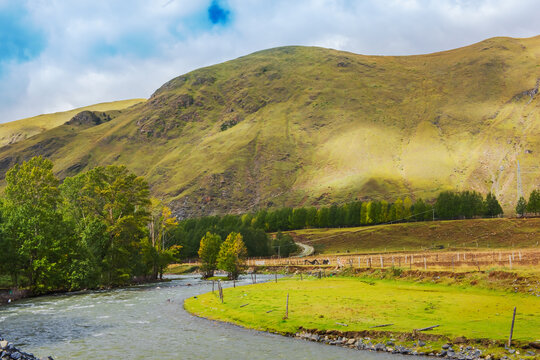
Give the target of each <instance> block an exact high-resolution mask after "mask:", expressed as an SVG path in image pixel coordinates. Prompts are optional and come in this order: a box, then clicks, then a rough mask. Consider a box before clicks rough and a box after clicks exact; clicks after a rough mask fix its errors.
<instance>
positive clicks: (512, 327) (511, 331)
mask: <svg viewBox="0 0 540 360" xmlns="http://www.w3.org/2000/svg"><path fill="white" fill-rule="evenodd" d="M514 321H516V307H515V306H514V315H512V326H511V327H510V337H509V338H508V347H510V346H512V336H513V335H514Z"/></svg>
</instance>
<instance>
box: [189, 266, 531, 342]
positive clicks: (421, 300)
mask: <svg viewBox="0 0 540 360" xmlns="http://www.w3.org/2000/svg"><path fill="white" fill-rule="evenodd" d="M287 293H288V294H289V296H290V299H289V318H288V319H286V320H284V319H283V317H284V314H285V303H286V298H287ZM246 304H247V305H246ZM243 305H244V306H243ZM184 306H185V308H186V310H188V311H189V312H191V313H193V314H196V315H199V316H203V317H206V318H210V319H215V320H220V321H226V322H231V323H234V324H238V325H241V326H244V327H248V328H253V329H257V330H268V331H273V332H279V333H295V332H296V331H298V329H299V328H300V327H303V328H304V329H319V330H340V331H362V330H372V327H373V326H377V325H382V324H393V325H392V326H388V327H385V328H384V330H385V331H390V332H396V333H400V332H402V333H406V332H408V333H410V332H412V331H413V329H418V328H424V327H428V326H432V325H441V326H440V327H438V328H435V329H433V330H431V331H430V332H429V333H430V334H437V335H442V336H446V337H448V338H450V339H453V338H456V337H462V336H464V337H466V338H469V339H482V338H488V339H494V340H504V339H506V338H507V337H508V333H509V328H510V322H511V318H512V311H513V308H514V306H516V307H517V316H516V325H515V329H514V339H516V340H518V341H534V340H537V339H540V298H538V297H534V296H527V295H523V294H511V293H508V292H503V291H492V290H483V289H478V288H472V287H451V286H446V285H439V284H426V283H422V284H419V283H413V282H406V281H392V280H373V279H368V278H366V279H362V278H342V277H337V278H323V279H314V278H308V279H304V280H303V281H300V280H298V279H282V280H280V281H279V282H278V283H273V282H271V283H264V284H257V285H250V286H243V287H238V288H227V289H224V303H223V304H221V303H220V301H219V298H218V296H217V293H215V294H214V293H207V294H204V295H201V296H197V297H194V298H189V299H187V300H186V302H185V304H184ZM343 324H346V325H347V326H345V325H343Z"/></svg>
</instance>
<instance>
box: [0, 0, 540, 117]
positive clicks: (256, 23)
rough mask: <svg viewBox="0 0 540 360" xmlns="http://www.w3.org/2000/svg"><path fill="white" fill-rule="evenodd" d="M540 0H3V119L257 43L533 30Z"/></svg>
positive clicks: (73, 102)
mask: <svg viewBox="0 0 540 360" xmlns="http://www.w3.org/2000/svg"><path fill="white" fill-rule="evenodd" d="M538 14H540V1H538V0H520V1H515V0H491V1H488V0H477V1H473V0H431V1H430V0H356V1H355V0H129V1H128V0H124V1H120V0H77V1H73V0H28V1H25V0H0V122H7V121H12V120H16V119H20V118H24V117H29V116H34V115H38V114H42V113H50V112H56V111H63V110H69V109H73V108H76V107H80V106H85V105H90V104H95V103H99V102H105V101H113V100H121V99H129V98H148V97H149V96H150V95H151V94H152V93H153V92H154V90H156V89H157V88H158V87H159V86H161V85H162V84H163V83H165V82H166V81H168V80H170V79H172V78H173V77H176V76H178V75H182V74H184V73H186V72H189V71H191V70H194V69H197V68H199V67H203V66H208V65H212V64H216V63H220V62H223V61H226V60H230V59H234V58H237V57H239V56H243V55H246V54H249V53H252V52H255V51H258V50H262V49H267V48H272V47H277V46H285V45H308V46H322V47H327V48H333V49H338V50H345V51H350V52H354V53H359V54H369V55H410V54H421V53H430V52H435V51H441V50H448V49H452V48H456V47H460V46H465V45H468V44H472V43H475V42H478V41H481V40H484V39H486V38H490V37H494V36H512V37H530V36H536V35H540V22H539V21H538V19H537V16H538Z"/></svg>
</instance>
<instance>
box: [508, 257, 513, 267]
mask: <svg viewBox="0 0 540 360" xmlns="http://www.w3.org/2000/svg"><path fill="white" fill-rule="evenodd" d="M508 262H509V263H510V270H512V255H508Z"/></svg>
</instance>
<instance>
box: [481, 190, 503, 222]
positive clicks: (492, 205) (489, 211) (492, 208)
mask: <svg viewBox="0 0 540 360" xmlns="http://www.w3.org/2000/svg"><path fill="white" fill-rule="evenodd" d="M484 211H485V215H486V216H491V217H494V216H499V215H502V214H503V209H502V207H501V204H499V201H498V200H497V197H496V196H495V195H494V194H492V193H488V194H487V196H486V200H485V201H484Z"/></svg>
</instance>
